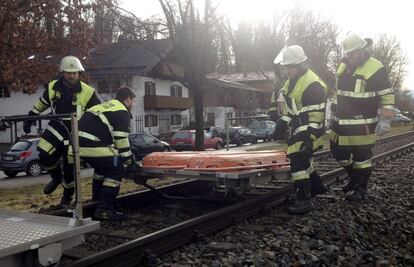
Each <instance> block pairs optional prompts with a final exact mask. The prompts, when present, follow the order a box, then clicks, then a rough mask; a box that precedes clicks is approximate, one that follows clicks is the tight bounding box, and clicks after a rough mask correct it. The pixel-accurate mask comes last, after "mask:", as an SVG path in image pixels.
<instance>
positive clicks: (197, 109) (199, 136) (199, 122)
mask: <svg viewBox="0 0 414 267" xmlns="http://www.w3.org/2000/svg"><path fill="white" fill-rule="evenodd" d="M191 90H192V92H195V93H194V96H193V100H194V116H195V127H196V136H195V150H196V151H203V150H204V116H203V115H204V114H203V110H204V107H203V98H204V90H203V89H202V88H201V87H198V88H197V87H191Z"/></svg>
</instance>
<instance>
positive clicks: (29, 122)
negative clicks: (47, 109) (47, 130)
mask: <svg viewBox="0 0 414 267" xmlns="http://www.w3.org/2000/svg"><path fill="white" fill-rule="evenodd" d="M27 115H28V116H35V115H36V113H34V112H33V111H29V113H28V114H27ZM34 122H35V121H34V120H26V121H24V122H23V131H24V132H25V133H26V134H28V133H30V129H31V128H32V125H33V123H34Z"/></svg>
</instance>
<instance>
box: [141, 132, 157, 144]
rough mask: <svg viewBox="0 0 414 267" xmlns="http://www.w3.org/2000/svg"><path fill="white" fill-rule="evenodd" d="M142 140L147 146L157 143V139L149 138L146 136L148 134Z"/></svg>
mask: <svg viewBox="0 0 414 267" xmlns="http://www.w3.org/2000/svg"><path fill="white" fill-rule="evenodd" d="M142 138H143V139H144V142H145V143H146V144H151V143H154V141H155V138H154V137H153V136H149V135H146V134H143V135H142Z"/></svg>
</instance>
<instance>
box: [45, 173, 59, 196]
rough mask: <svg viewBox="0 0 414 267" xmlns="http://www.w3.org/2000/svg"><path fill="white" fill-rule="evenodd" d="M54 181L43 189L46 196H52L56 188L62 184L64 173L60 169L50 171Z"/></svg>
mask: <svg viewBox="0 0 414 267" xmlns="http://www.w3.org/2000/svg"><path fill="white" fill-rule="evenodd" d="M49 173H50V176H51V177H52V180H51V181H50V182H49V183H48V184H47V185H46V186H45V187H44V188H43V193H45V194H46V195H50V194H52V193H53V192H54V191H55V190H56V188H57V187H58V186H59V185H60V184H61V183H62V171H61V170H60V168H56V169H54V170H51V171H49Z"/></svg>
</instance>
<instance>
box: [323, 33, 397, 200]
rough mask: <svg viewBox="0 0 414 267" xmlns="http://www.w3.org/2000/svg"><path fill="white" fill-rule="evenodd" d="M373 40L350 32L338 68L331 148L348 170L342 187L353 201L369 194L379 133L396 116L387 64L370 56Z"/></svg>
mask: <svg viewBox="0 0 414 267" xmlns="http://www.w3.org/2000/svg"><path fill="white" fill-rule="evenodd" d="M371 44H372V41H371V40H370V39H364V38H361V37H360V36H358V35H356V34H350V35H348V36H347V37H346V38H345V39H344V40H343V43H342V47H343V52H344V54H345V57H344V59H343V60H342V63H341V64H340V65H339V67H338V70H337V72H336V88H335V91H334V99H333V104H332V115H333V117H332V121H333V124H332V132H331V134H330V140H331V151H332V154H333V156H334V157H335V158H336V160H337V161H338V162H339V164H340V165H341V166H342V167H344V168H345V170H346V171H347V173H348V177H349V181H348V184H347V185H345V186H344V187H343V188H342V189H343V191H344V192H345V193H348V195H346V199H347V200H350V201H363V200H364V199H365V198H366V197H367V185H368V180H369V177H370V176H371V172H372V148H373V146H374V144H375V139H376V134H378V135H383V134H384V133H386V132H387V131H389V129H390V127H391V126H390V123H391V119H392V117H393V116H394V104H395V99H394V92H393V89H392V88H391V84H390V82H389V80H388V77H387V73H386V71H385V67H384V66H383V64H382V63H381V62H380V61H378V60H377V59H375V58H373V57H371V56H370V53H369V47H370V45H371Z"/></svg>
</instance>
